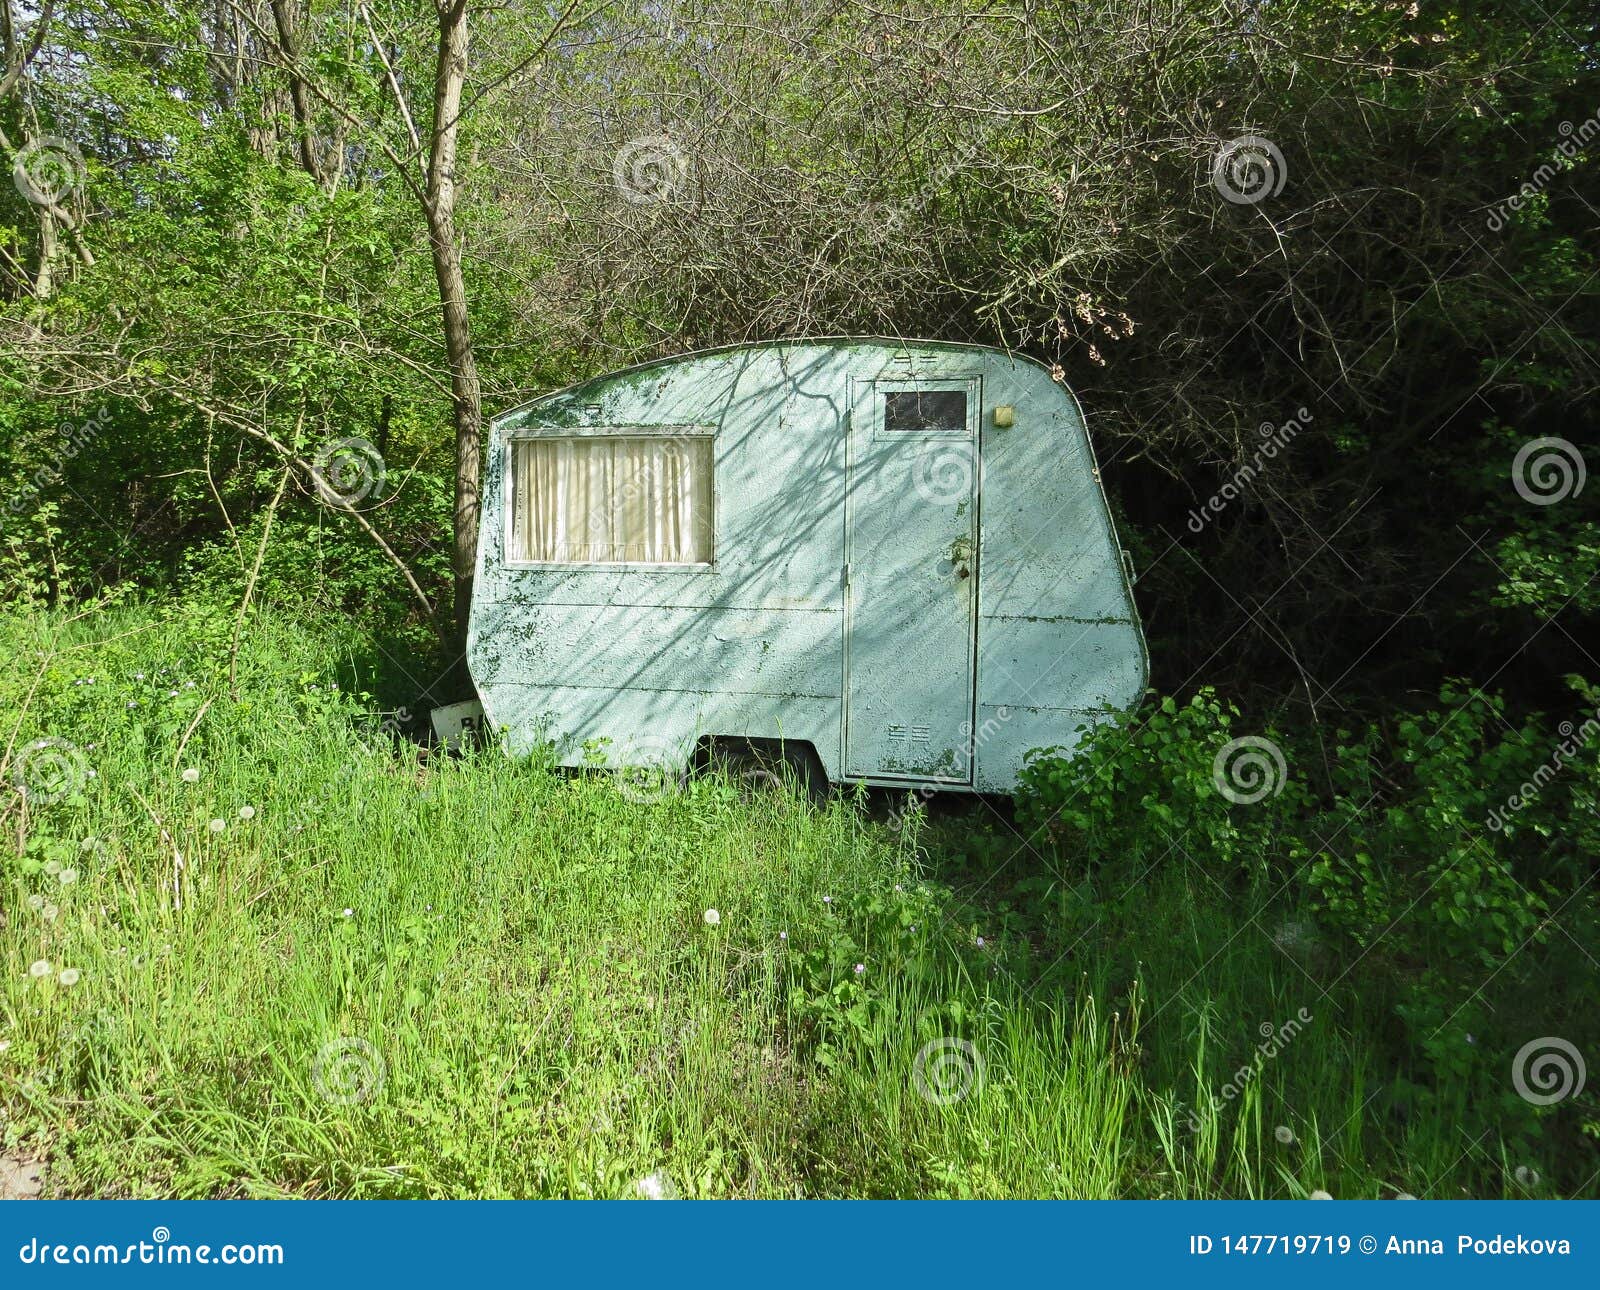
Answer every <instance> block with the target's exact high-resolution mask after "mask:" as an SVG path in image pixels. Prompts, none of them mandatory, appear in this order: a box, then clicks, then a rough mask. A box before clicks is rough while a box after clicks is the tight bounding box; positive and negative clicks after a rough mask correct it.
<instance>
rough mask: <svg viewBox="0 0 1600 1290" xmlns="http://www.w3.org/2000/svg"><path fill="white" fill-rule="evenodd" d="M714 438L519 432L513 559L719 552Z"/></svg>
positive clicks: (648, 558)
mask: <svg viewBox="0 0 1600 1290" xmlns="http://www.w3.org/2000/svg"><path fill="white" fill-rule="evenodd" d="M711 462H712V455H711V439H710V437H709V436H706V435H694V436H668V435H652V436H635V435H582V436H574V437H572V438H539V439H513V440H512V441H511V559H513V560H520V561H541V560H552V561H574V562H584V563H591V562H592V563H600V564H624V563H630V564H634V563H636V564H709V563H710V562H711V507H712V503H711V469H712V467H711Z"/></svg>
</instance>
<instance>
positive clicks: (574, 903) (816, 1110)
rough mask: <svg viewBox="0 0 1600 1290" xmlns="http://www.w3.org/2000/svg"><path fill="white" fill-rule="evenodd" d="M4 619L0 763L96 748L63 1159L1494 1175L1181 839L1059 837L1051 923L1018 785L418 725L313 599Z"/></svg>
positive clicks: (1012, 1182)
mask: <svg viewBox="0 0 1600 1290" xmlns="http://www.w3.org/2000/svg"><path fill="white" fill-rule="evenodd" d="M0 623H3V625H0V648H4V649H5V651H6V652H7V655H8V656H9V657H10V658H11V659H12V660H13V662H12V665H11V666H10V667H9V668H8V670H7V673H6V680H5V698H6V700H7V707H8V708H9V710H10V711H12V712H13V713H15V714H16V716H15V718H14V725H15V737H14V738H11V740H10V752H9V754H8V775H11V776H16V775H21V776H22V777H23V778H24V779H26V777H27V775H28V774H29V773H30V770H29V766H30V761H29V752H30V749H31V748H32V746H33V744H34V743H35V742H36V741H37V740H39V739H41V738H56V739H60V740H64V741H67V742H68V743H69V744H70V745H71V746H72V749H73V750H75V751H68V752H65V753H63V754H62V755H63V756H65V757H66V758H67V760H66V761H65V762H64V763H62V764H63V765H64V766H65V769H66V773H67V778H68V779H69V780H73V779H74V775H75V773H76V772H78V771H81V772H82V774H81V776H80V777H78V778H76V779H75V780H74V783H75V785H76V787H75V791H72V792H70V793H67V794H66V795H64V796H62V797H61V798H59V799H58V800H54V801H49V802H41V801H38V800H37V797H38V794H35V798H34V799H26V798H23V797H20V796H18V795H17V794H15V793H8V794H7V797H6V799H5V801H6V813H5V816H4V826H5V831H6V844H5V850H4V856H5V861H4V863H5V872H4V875H3V881H0V900H3V902H4V903H3V915H4V922H3V930H0V1042H4V1044H5V1045H6V1046H5V1048H4V1051H3V1052H0V1105H3V1109H4V1116H5V1119H4V1122H3V1124H4V1133H5V1137H6V1143H7V1148H8V1149H9V1150H11V1151H13V1152H16V1153H19V1154H24V1155H32V1156H39V1157H43V1158H46V1159H48V1160H49V1162H50V1178H51V1187H52V1188H53V1189H54V1190H55V1191H56V1192H57V1193H59V1194H77V1195H104V1196H152V1195H176V1196H219V1195H220V1196H366V1197H394V1196H478V1195H491V1196H605V1197H611V1196H633V1195H639V1194H655V1193H661V1192H666V1193H668V1194H679V1195H683V1196H988V1197H997V1196H1068V1197H1084V1196H1120V1195H1128V1196H1199V1195H1208V1196H1209V1195H1241V1196H1281V1195H1305V1194H1308V1193H1309V1192H1311V1191H1312V1190H1314V1189H1316V1188H1326V1189H1328V1190H1330V1191H1332V1192H1334V1194H1336V1195H1369V1196H1372V1195H1385V1194H1394V1193H1395V1192H1396V1191H1400V1190H1407V1191H1416V1192H1422V1191H1424V1190H1427V1189H1430V1188H1431V1192H1430V1194H1456V1193H1458V1192H1459V1191H1461V1190H1463V1189H1464V1188H1465V1187H1466V1186H1468V1185H1469V1184H1470V1182H1471V1181H1472V1180H1474V1179H1477V1178H1481V1176H1482V1170H1481V1167H1478V1168H1476V1169H1475V1167H1474V1165H1473V1164H1472V1163H1471V1157H1470V1156H1469V1157H1468V1163H1466V1164H1462V1163H1456V1164H1455V1165H1451V1164H1450V1163H1449V1160H1450V1158H1451V1157H1452V1153H1455V1154H1457V1155H1459V1154H1460V1147H1459V1146H1458V1145H1457V1144H1454V1143H1452V1142H1451V1141H1450V1134H1449V1131H1448V1126H1436V1127H1435V1128H1433V1129H1426V1128H1424V1127H1419V1126H1415V1125H1413V1126H1411V1127H1410V1128H1409V1129H1407V1130H1406V1131H1405V1132H1403V1133H1400V1132H1394V1131H1393V1130H1394V1129H1395V1126H1397V1125H1400V1124H1401V1123H1402V1121H1400V1120H1398V1119H1396V1118H1395V1117H1394V1116H1393V1115H1392V1113H1391V1109H1390V1106H1389V1103H1388V1102H1387V1101H1386V1100H1385V1099H1383V1098H1377V1099H1372V1098H1371V1096H1370V1095H1371V1093H1372V1091H1373V1090H1374V1089H1378V1088H1380V1087H1381V1086H1382V1085H1383V1084H1384V1082H1385V1080H1386V1079H1388V1078H1392V1075H1386V1074H1385V1072H1384V1070H1383V1069H1382V1068H1381V1067H1382V1061H1381V1056H1380V1053H1381V1045H1380V1043H1379V1038H1378V1036H1377V1033H1376V1030H1377V1022H1376V1021H1375V1019H1374V1018H1371V1017H1368V1016H1366V1015H1364V1013H1363V1011H1362V1008H1361V1004H1360V1001H1359V1000H1358V999H1357V998H1355V997H1354V995H1353V994H1352V993H1350V992H1348V991H1347V992H1346V994H1345V995H1343V996H1341V997H1340V998H1337V999H1329V1000H1323V999H1318V998H1317V997H1316V994H1315V993H1314V992H1313V987H1311V986H1310V985H1308V984H1307V982H1306V981H1305V980H1303V979H1297V969H1296V968H1295V966H1294V964H1293V963H1291V962H1289V961H1288V960H1286V959H1285V958H1284V956H1283V955H1282V953H1281V952H1280V951H1279V950H1278V949H1277V948H1276V947H1275V946H1274V945H1273V944H1272V943H1271V942H1270V940H1269V939H1268V938H1267V937H1266V935H1265V934H1264V933H1263V932H1262V931H1261V930H1260V929H1258V928H1255V927H1252V926H1250V925H1249V922H1248V921H1247V920H1246V919H1244V918H1243V917H1242V915H1241V913H1240V911H1237V910H1232V909H1230V908H1229V907H1228V904H1227V901H1226V900H1225V899H1224V898H1223V897H1222V896H1220V895H1219V893H1217V892H1215V891H1212V890H1209V889H1208V887H1207V885H1206V884H1205V883H1204V882H1203V881H1200V880H1197V879H1194V878H1193V877H1192V876H1186V875H1185V874H1184V873H1183V872H1182V871H1181V870H1174V871H1169V872H1164V873H1162V874H1159V875H1153V876H1152V877H1151V878H1150V879H1149V880H1148V881H1146V882H1144V883H1142V884H1140V885H1139V887H1138V889H1137V890H1136V891H1133V892H1119V891H1116V890H1112V889H1111V888H1110V887H1107V889H1105V890H1098V889H1095V886H1094V883H1092V882H1089V881H1087V880H1082V879H1080V880H1079V881H1077V882H1075V883H1074V882H1068V881H1066V880H1065V879H1062V880H1060V881H1056V880H1054V879H1052V878H1051V877H1050V875H1048V874H1047V873H1045V874H1040V875H1039V877H1040V878H1041V879H1042V880H1044V881H1045V882H1046V885H1047V886H1048V887H1049V888H1050V891H1049V894H1048V895H1040V896H1039V897H1038V899H1039V900H1040V901H1048V902H1055V903H1056V904H1057V905H1062V907H1063V908H1064V909H1065V910H1066V911H1067V919H1068V925H1070V926H1071V927H1072V928H1073V932H1072V935H1071V936H1068V937H1057V938H1056V939H1048V938H1046V936H1045V934H1044V933H1043V932H1042V931H1041V927H1042V926H1043V925H1042V924H1040V923H1038V922H1037V921H1035V920H1034V919H1033V918H1032V917H1031V914H1030V910H1029V908H1028V907H1027V903H1028V901H1030V900H1032V899H1033V897H1031V896H1029V895H1027V893H1026V888H1024V889H1022V891H1023V894H1022V895H1020V896H1019V895H1018V891H1017V888H1015V887H1014V886H1013V885H1012V880H1013V879H1014V878H1015V877H1016V874H1017V873H1018V872H1019V870H1018V869H1016V868H1012V867H1011V866H1021V868H1022V870H1023V871H1026V870H1027V867H1028V866H1030V865H1033V864H1034V863H1035V862H1034V861H1033V860H1031V859H1030V858H1029V857H1027V856H1026V855H1024V857H1023V858H1022V859H1021V860H1020V861H1018V860H1010V859H1009V856H1010V853H1011V851H1012V850H1014V848H1013V847H1011V846H1010V845H1009V844H1010V842H1011V841H1012V840H1013V839H1012V835H1011V834H1010V832H1009V830H1008V828H1007V827H1006V826H1005V825H1004V824H1003V823H1001V822H997V821H994V820H993V819H992V817H991V812H990V809H989V808H985V807H980V808H976V809H975V810H974V811H972V812H969V813H968V814H966V815H964V816H960V817H957V818H952V819H945V820H941V821H936V822H935V823H934V824H932V825H929V824H927V823H926V822H925V821H924V820H922V818H921V817H920V816H916V815H913V816H912V817H911V820H910V823H909V824H908V825H906V826H905V827H899V828H895V827H890V826H889V825H886V824H883V823H877V822H874V820H873V818H872V813H871V812H870V811H869V810H867V809H866V804H865V803H864V802H863V801H862V800H860V798H859V795H858V796H857V797H849V796H843V797H840V798H837V799H836V800H834V801H833V802H832V803H831V804H830V805H828V807H827V808H826V809H818V808H816V807H814V806H812V805H810V804H808V803H806V802H804V801H802V800H799V799H797V798H796V797H793V796H790V795H786V794H782V793H773V794H770V795H765V796H760V797H757V798H755V799H748V798H746V797H745V796H742V795H741V793H740V792H739V791H737V789H736V787H735V786H733V785H730V784H729V783H727V782H725V781H722V780H719V779H716V778H708V779H702V780H696V781H694V782H692V783H690V784H689V785H687V786H686V787H685V788H683V789H682V790H681V791H674V792H666V793H663V794H660V795H654V796H653V795H641V794H640V793H638V792H637V791H633V790H630V791H626V792H624V791H621V790H622V786H619V784H617V783H616V782H615V781H613V779H612V778H611V777H609V776H607V775H605V774H591V775H583V776H577V777H573V776H568V775H565V774H562V773H559V772H557V771H555V770H553V769H551V768H550V767H548V766H545V765H541V764H540V763H538V762H537V761H520V762H518V761H512V760H509V759H507V758H504V757H502V756H500V755H499V754H498V753H497V752H495V751H493V750H488V751H484V752H479V753H476V754H473V755H471V756H468V757H464V758H459V759H457V758H449V757H424V756H423V755H421V753H420V752H419V750H417V749H416V748H414V747H412V746H411V745H409V744H406V743H403V742H401V741H396V740H395V739H393V738H392V737H391V736H390V735H388V734H387V733H385V732H384V731H383V729H382V728H381V726H380V716H381V714H376V713H372V712H367V711H365V710H364V709H365V707H366V703H365V701H364V699H363V698H362V696H361V695H360V694H359V693H358V692H353V689H352V685H353V686H354V687H355V688H356V689H359V686H360V685H361V682H362V678H361V677H360V676H359V675H355V676H352V670H353V669H354V662H353V660H354V659H356V658H358V657H359V653H358V643H356V642H352V641H347V640H341V639H340V637H339V636H338V634H337V632H336V631H333V630H325V629H322V628H315V629H312V628H309V627H308V626H307V625H305V624H296V623H292V622H290V621H287V620H285V619H283V618H275V617H271V616H265V617H262V618H260V619H258V620H257V621H255V622H254V623H253V625H252V627H251V629H250V631H249V632H248V633H247V634H246V637H245V639H244V643H243V648H242V651H241V654H240V656H239V659H238V660H237V689H236V691H235V690H234V689H233V688H231V687H230V685H229V683H228V676H227V673H228V666H229V662H228V658H227V654H228V649H227V644H228V635H229V633H228V631H227V628H228V624H227V623H226V622H224V621H221V620H217V621H212V620H207V619H205V618H204V617H203V616H200V615H198V614H194V613H190V614H185V615H178V616H174V617H171V618H168V619H161V618H158V617H156V616H154V615H153V614H151V613H149V612H147V611H121V612H105V613H101V614H98V615H92V616H86V617H83V618H80V619H78V620H76V621H70V622H69V621H67V620H65V619H64V618H63V617H61V616H34V617H27V618H22V617H13V618H10V619H6V620H0ZM140 673H142V674H143V677H142V679H141V678H140V676H139V674H140ZM340 677H342V678H343V680H344V684H345V688H342V689H335V688H333V685H334V682H335V679H336V678H340ZM90 678H92V682H91V680H90ZM191 683H192V684H191ZM235 695H236V697H235ZM129 704H136V705H137V706H135V707H129V706H128V705H129ZM11 734H12V731H11V730H9V729H7V730H4V731H0V735H5V736H7V737H10V736H11ZM74 759H76V760H74ZM41 765H42V763H41ZM39 769H40V767H39V766H35V767H34V770H35V771H38V770H39ZM45 769H48V767H45ZM185 770H190V771H192V772H194V773H193V775H192V776H190V778H191V779H192V780H193V782H188V781H186V779H185V776H184V771H185ZM90 771H92V772H93V775H92V777H91V776H90V775H89V774H88V772H90ZM52 782H53V781H52ZM245 817H248V818H245ZM213 821H220V822H221V824H220V826H217V825H214V824H213ZM1002 853H1003V854H1004V857H1006V858H1007V864H1005V865H1002V864H1001V863H1000V859H1001V858H1002ZM67 873H72V874H74V875H75V880H73V881H68V882H63V881H62V879H63V877H64V876H66V874H67ZM1002 879H1003V881H1002ZM1063 902H1065V903H1064V904H1062V903H1063ZM709 910H716V911H717V914H716V921H715V922H714V923H713V922H709V921H708V915H707V911H709ZM1053 925H1057V926H1059V924H1053ZM1052 935H1054V934H1053V933H1052ZM980 937H981V938H982V943H981V944H980V943H979V938H980ZM36 964H40V965H44V966H43V967H40V968H35V967H34V965H36ZM35 971H37V972H39V973H40V974H39V975H34V974H33V973H34V972H35ZM63 971H66V972H67V973H68V976H67V977H66V978H65V979H63V977H62V972H63ZM73 974H76V979H75V980H73ZM68 981H70V982H72V983H71V984H68V983H66V982H68ZM1301 1007H1309V1009H1310V1011H1312V1012H1313V1013H1314V1014H1315V1019H1314V1020H1313V1021H1312V1022H1311V1023H1309V1024H1308V1025H1307V1026H1306V1027H1305V1028H1304V1030H1303V1031H1302V1032H1301V1033H1300V1034H1298V1035H1296V1036H1295V1037H1294V1038H1293V1040H1292V1042H1290V1043H1288V1044H1286V1045H1285V1046H1284V1047H1283V1049H1282V1051H1281V1052H1280V1053H1278V1054H1276V1055H1275V1056H1274V1057H1273V1058H1272V1059H1271V1060H1270V1061H1269V1062H1266V1063H1265V1064H1264V1065H1263V1067H1262V1069H1261V1070H1260V1072H1259V1073H1258V1074H1257V1075H1255V1076H1254V1077H1252V1078H1251V1079H1250V1080H1248V1081H1246V1083H1245V1084H1244V1086H1243V1087H1242V1090H1241V1092H1240V1094H1239V1096H1238V1097H1237V1098H1230V1099H1228V1100H1227V1101H1226V1102H1225V1104H1223V1105H1222V1106H1220V1107H1219V1108H1217V1109H1212V1110H1206V1111H1205V1113H1204V1114H1203V1115H1200V1116H1199V1117H1198V1119H1193V1120H1192V1116H1193V1114H1194V1108H1195V1107H1197V1106H1205V1105H1206V1104H1207V1103H1208V1102H1209V1101H1210V1099H1211V1097H1212V1095H1213V1094H1214V1093H1215V1090H1216V1089H1217V1088H1219V1087H1220V1086H1221V1085H1223V1084H1224V1083H1226V1081H1227V1080H1228V1078H1229V1075H1230V1072H1232V1071H1233V1070H1234V1069H1235V1068H1237V1067H1238V1065H1239V1061H1240V1058H1241V1057H1242V1056H1244V1055H1246V1054H1249V1053H1251V1052H1253V1051H1254V1049H1255V1046H1256V1044H1257V1043H1258V1037H1257V1026H1258V1023H1260V1022H1261V1021H1263V1020H1271V1021H1274V1022H1276V1021H1281V1020H1282V1019H1283V1018H1285V1017H1289V1016H1292V1015H1294V1013H1295V1010H1296V1009H1297V1008H1301ZM1280 1130H1283V1131H1287V1132H1288V1133H1289V1134H1290V1138H1289V1140H1287V1141H1280V1137H1281V1134H1280V1132H1279V1131H1280ZM1452 1189H1454V1190H1452Z"/></svg>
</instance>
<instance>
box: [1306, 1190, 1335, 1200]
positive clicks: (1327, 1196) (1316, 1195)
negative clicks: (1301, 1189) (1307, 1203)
mask: <svg viewBox="0 0 1600 1290" xmlns="http://www.w3.org/2000/svg"><path fill="white" fill-rule="evenodd" d="M1306 1199H1307V1200H1332V1199H1333V1196H1332V1194H1331V1193H1329V1192H1325V1191H1323V1190H1322V1188H1320V1187H1318V1188H1317V1189H1316V1191H1314V1192H1312V1193H1311V1195H1310V1196H1308V1197H1306Z"/></svg>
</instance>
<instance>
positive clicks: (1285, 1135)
mask: <svg viewBox="0 0 1600 1290" xmlns="http://www.w3.org/2000/svg"><path fill="white" fill-rule="evenodd" d="M1272 1136H1273V1137H1275V1138H1276V1139H1277V1140H1278V1141H1279V1142H1281V1143H1283V1145H1284V1146H1288V1145H1289V1144H1290V1143H1291V1142H1293V1141H1294V1130H1293V1129H1291V1128H1290V1127H1289V1126H1288V1125H1287V1124H1280V1125H1279V1126H1278V1127H1277V1128H1276V1129H1274V1130H1273V1131H1272Z"/></svg>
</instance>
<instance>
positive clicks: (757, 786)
mask: <svg viewBox="0 0 1600 1290" xmlns="http://www.w3.org/2000/svg"><path fill="white" fill-rule="evenodd" d="M709 760H710V765H711V766H712V767H713V768H714V769H717V770H721V771H723V772H724V773H725V774H727V776H728V778H729V779H732V780H735V781H737V782H738V783H739V784H740V786H741V792H742V793H743V794H744V795H745V796H746V797H753V796H755V795H756V794H758V793H762V792H770V791H771V790H773V789H781V788H783V787H785V786H788V787H791V788H793V789H794V791H796V792H797V793H801V794H803V795H804V796H805V797H806V798H807V799H808V800H809V801H811V802H813V803H814V804H816V805H818V806H821V805H823V804H824V803H826V802H827V800H828V776H827V774H826V772H824V771H823V769H822V759H821V758H820V757H818V756H817V753H816V750H815V749H814V748H812V746H811V745H810V744H802V743H781V744H780V743H778V742H776V741H771V742H769V741H766V740H731V739H729V740H719V741H716V742H714V743H713V744H712V746H711V754H710V759H709Z"/></svg>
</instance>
